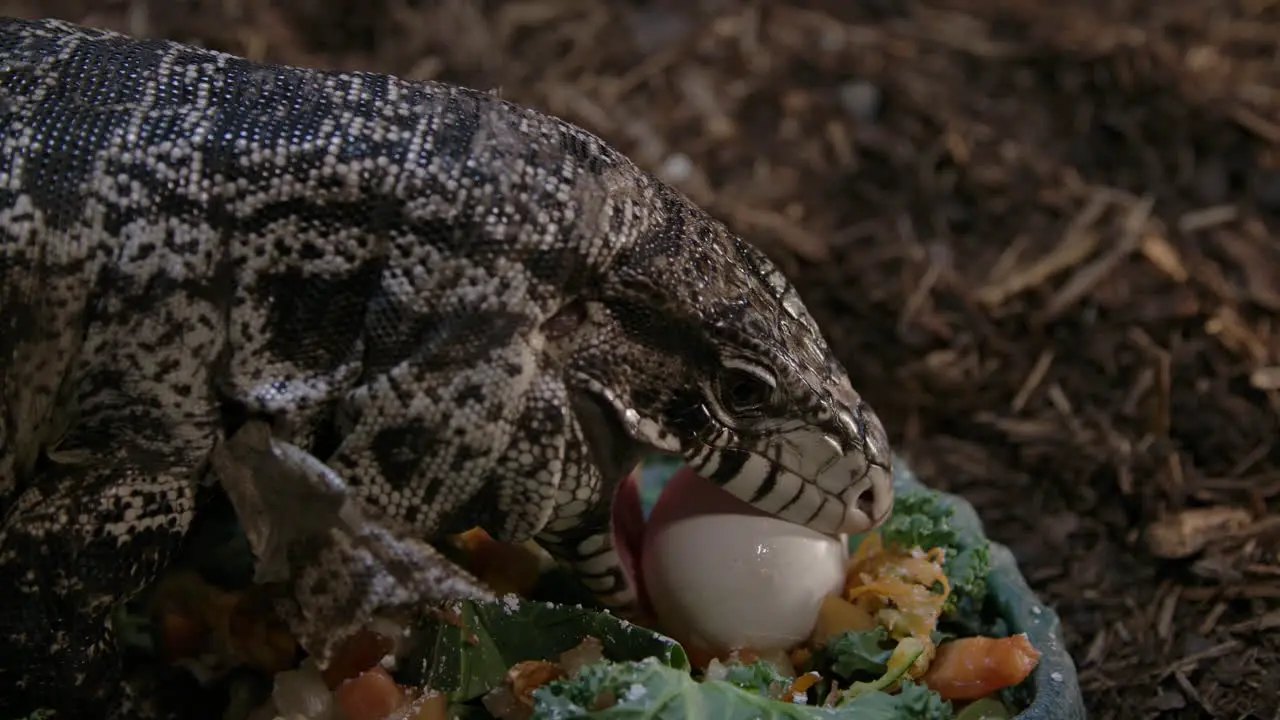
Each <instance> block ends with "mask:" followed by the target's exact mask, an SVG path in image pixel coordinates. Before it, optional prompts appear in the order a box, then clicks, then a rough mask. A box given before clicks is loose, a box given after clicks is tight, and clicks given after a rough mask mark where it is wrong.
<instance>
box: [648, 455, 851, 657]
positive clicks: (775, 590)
mask: <svg viewBox="0 0 1280 720" xmlns="http://www.w3.org/2000/svg"><path fill="white" fill-rule="evenodd" d="M848 558H849V550H848V542H847V538H846V537H844V536H830V535H823V534H821V533H818V532H815V531H813V530H810V529H808V528H805V527H803V526H800V525H796V524H794V523H790V522H787V521H785V520H780V519H778V518H775V517H772V516H770V515H768V514H766V513H764V512H761V511H759V510H756V509H755V508H753V507H751V506H750V505H748V504H747V503H745V502H743V501H741V500H739V499H738V498H736V497H734V496H732V495H730V494H729V493H728V492H726V491H724V490H722V489H720V488H719V487H717V486H716V485H714V484H713V483H711V482H710V481H708V480H705V479H703V478H701V477H699V476H698V475H697V474H695V473H694V472H693V471H692V470H690V469H689V468H682V469H681V470H680V471H679V472H678V473H677V474H676V475H675V476H674V477H672V479H671V481H670V482H669V484H668V485H667V487H666V488H665V489H664V490H663V493H662V495H661V497H659V499H658V501H657V503H656V504H655V505H654V508H653V512H652V513H651V514H650V516H649V519H648V521H647V522H646V523H645V531H644V539H643V544H642V548H641V553H640V564H641V568H640V573H641V576H642V577H643V579H644V587H645V594H646V595H647V596H648V600H649V604H650V605H651V606H652V608H653V612H654V614H655V615H656V616H657V619H658V621H659V623H660V624H661V626H662V629H663V630H664V631H665V632H666V633H668V634H670V635H671V636H672V637H674V638H675V639H677V640H679V641H681V642H683V643H689V644H692V645H696V646H700V647H701V648H703V649H705V650H708V651H711V652H713V653H721V652H728V651H731V650H734V649H739V648H751V649H754V650H757V651H761V652H765V651H770V650H785V649H789V648H792V647H794V646H795V645H797V644H798V643H800V642H802V641H803V640H804V639H805V638H807V637H808V636H809V634H810V632H811V631H812V630H813V627H814V625H815V624H816V622H817V618H818V610H819V608H820V607H821V605H822V599H823V597H824V596H826V595H832V594H838V593H839V592H840V590H841V588H842V587H843V585H844V579H845V566H846V563H847V561H848Z"/></svg>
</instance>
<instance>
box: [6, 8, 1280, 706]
mask: <svg viewBox="0 0 1280 720" xmlns="http://www.w3.org/2000/svg"><path fill="white" fill-rule="evenodd" d="M0 10H4V11H6V12H9V13H16V14H23V15H35V14H44V15H53V16H57V17H63V18H66V19H70V20H75V21H80V22H87V23H91V24H97V25H104V26H109V27H113V28H116V29H122V30H126V31H130V32H133V33H136V34H141V35H158V36H167V37H171V38H174V39H180V40H185V41H198V42H201V43H203V44H205V45H209V46H213V47H217V48H219V49H225V50H230V51H233V52H236V53H239V54H245V55H249V56H251V57H257V58H262V59H270V60H276V61H283V62H289V63H296V64H306V65H312V66H319V67H332V68H359V69H366V70H377V71H390V72H395V73H399V74H402V75H407V76H412V77H418V78H441V79H447V80H452V81H456V82H462V83H465V84H470V85H474V86H479V87H485V88H496V89H498V90H500V92H501V93H502V94H503V95H504V96H506V97H508V98H510V99H512V100H515V101H517V102H522V103H526V104H531V105H534V106H537V107H539V108H542V109H545V110H548V111H550V112H552V113H555V114H558V115H561V116H563V117H566V118H568V119H570V120H573V121H575V122H578V123H580V124H582V125H585V126H587V127H589V128H590V129H592V130H594V131H596V132H598V133H599V134H600V135H602V136H604V137H605V138H606V139H608V140H609V141H610V142H612V143H614V144H616V145H617V146H619V147H620V148H622V149H623V150H624V151H626V152H628V153H629V154H631V155H632V157H634V158H635V159H636V160H637V161H638V162H640V163H641V164H642V165H644V166H646V167H647V168H649V169H651V170H653V171H654V172H656V173H658V174H659V175H661V176H662V177H664V178H666V179H668V180H670V181H671V182H673V183H674V184H675V185H677V186H678V187H680V188H681V189H682V190H684V191H685V192H686V193H688V194H689V195H690V196H692V197H693V198H695V199H696V200H698V201H699V202H701V203H703V204H704V205H705V206H706V207H707V208H709V209H710V210H712V211H713V212H714V213H715V214H717V215H718V216H720V217H721V218H723V219H724V220H725V221H726V222H728V223H729V224H730V225H731V226H732V227H734V228H735V229H736V230H738V231H739V232H741V233H742V234H743V235H744V236H745V237H747V238H748V239H750V240H751V241H752V242H755V243H758V244H759V245H760V246H761V247H763V248H765V249H766V250H767V251H768V252H769V253H770V254H771V255H772V256H773V257H774V258H775V259H776V260H777V261H778V262H779V263H781V264H782V266H783V267H784V268H785V269H786V271H787V272H788V273H789V274H790V275H791V276H792V277H793V278H794V279H795V281H796V282H797V284H798V286H799V287H800V288H801V290H802V293H803V295H804V296H805V299H806V301H807V303H808V304H809V306H810V308H811V310H812V311H813V312H814V313H815V315H816V316H817V317H818V319H819V321H820V322H821V323H823V324H824V326H825V327H826V329H827V332H828V333H829V334H830V338H831V340H832V342H833V344H834V346H835V347H836V349H837V350H838V352H839V353H840V355H841V357H842V358H843V360H844V362H845V363H846V365H847V367H848V369H849V372H850V375H851V376H852V378H853V380H854V383H855V385H856V386H857V387H859V388H860V389H861V391H862V392H863V393H864V395H865V396H866V397H867V398H868V399H869V400H870V402H871V403H872V405H873V407H875V408H876V409H877V411H878V412H879V413H880V414H881V416H882V417H883V418H884V420H885V421H886V423H887V424H888V426H889V427H890V429H891V432H892V435H893V438H894V441H895V443H896V445H897V447H898V448H899V449H900V450H901V452H902V453H903V455H904V456H905V457H907V458H909V460H910V462H911V464H912V466H913V467H914V468H915V469H916V470H917V471H918V472H919V473H920V475H921V476H922V478H923V479H924V480H925V481H926V482H927V483H929V484H932V485H934V486H937V487H941V488H946V489H950V490H953V491H957V492H960V493H963V494H964V495H965V496H966V497H967V498H969V499H970V500H971V501H972V502H973V503H974V504H975V505H976V506H977V507H978V509H979V511H980V513H982V515H983V517H984V519H985V521H986V523H987V525H988V532H989V534H990V535H991V536H992V537H993V538H995V539H997V540H999V541H1001V542H1005V543H1007V544H1008V545H1009V546H1010V547H1011V548H1012V549H1013V550H1014V552H1015V553H1016V555H1017V557H1018V559H1019V561H1020V563H1021V565H1022V567H1023V569H1024V571H1025V572H1026V574H1027V576H1028V578H1029V579H1030V580H1031V582H1032V584H1033V586H1034V587H1035V589H1036V590H1037V591H1038V592H1040V593H1042V595H1043V596H1044V598H1045V599H1046V600H1047V601H1049V602H1051V603H1053V604H1054V605H1055V606H1056V607H1057V608H1058V610H1059V612H1060V613H1061V615H1062V617H1063V620H1064V622H1065V624H1066V626H1067V632H1068V639H1069V642H1070V647H1071V649H1072V652H1073V653H1074V655H1075V657H1076V659H1077V662H1078V664H1079V667H1080V671H1081V682H1082V685H1083V687H1084V689H1085V692H1086V695H1087V700H1088V705H1089V709H1090V716H1091V717H1096V718H1100V719H1106V718H1139V717H1142V718H1148V717H1168V718H1232V719H1233V720H1235V719H1243V718H1266V719H1273V718H1280V710H1278V709H1277V708H1278V707H1280V699H1277V697H1278V695H1277V694H1278V692H1280V691H1278V690H1277V688H1280V632H1278V631H1277V628H1280V543H1278V540H1280V241H1278V240H1277V237H1276V234H1275V233H1276V232H1277V223H1278V222H1280V4H1277V3H1276V2H1272V1H1269V0H1229V1H1219V2H1210V1H1209V0H1165V1H1164V2H1160V3H1144V2H1135V1H1132V0H1129V1H1125V0H1118V1H1113V2H1105V3H1104V2H1096V1H1094V2H1087V1H1086V2H1079V3H1068V4H1064V5H1062V6H1055V5H1054V4H1052V3H1044V2H1035V1H1034V0H930V1H921V2H914V3H907V2H893V1H891V0H862V2H857V3H851V2H850V3H845V2H840V1H839V0H827V1H825V2H823V1H818V0H815V1H813V2H761V1H756V2H744V1H743V0H701V1H700V2H696V3H677V2H671V1H660V0H653V1H651V2H609V3H602V2H595V1H594V0H513V1H510V2H469V1H468V0H441V1H439V2H434V3H428V2H410V1H409V0H359V1H356V0H275V1H273V2H265V1H264V2H257V3H253V2H227V1H226V0H217V1H213V0H204V1H202V2H183V3H146V2H144V1H143V0H135V1H134V2H128V1H125V0H118V1H115V2H108V1H106V0H99V1H94V0H27V1H23V0H3V1H2V2H0Z"/></svg>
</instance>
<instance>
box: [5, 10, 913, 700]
mask: <svg viewBox="0 0 1280 720" xmlns="http://www.w3.org/2000/svg"><path fill="white" fill-rule="evenodd" d="M0 253H2V254H0V397H2V399H3V404H2V405H0V408H2V412H0V503H2V504H0V508H2V509H3V513H4V516H3V525H2V526H0V584H3V586H4V587H5V588H6V592H5V593H4V594H3V599H0V637H4V638H5V639H6V641H5V645H4V647H3V650H0V686H3V687H5V688H13V689H14V690H13V691H7V692H5V693H3V695H2V696H0V714H2V715H4V716H5V717H8V716H12V715H14V714H16V713H20V712H25V711H29V710H30V709H32V708H34V707H37V706H49V707H54V708H57V709H58V710H59V711H61V712H62V713H63V715H64V716H66V717H97V716H102V715H103V713H104V712H105V711H106V708H108V707H111V706H112V704H113V703H114V704H118V703H120V702H122V700H121V699H120V693H119V692H117V690H118V689H119V686H120V684H119V680H118V672H119V662H118V658H117V657H116V655H115V653H114V652H113V650H112V648H113V645H112V642H113V639H112V634H111V630H110V627H109V624H108V621H107V617H108V613H109V612H110V610H111V608H112V607H113V606H114V605H115V604H116V603H118V602H119V601H121V600H123V599H125V598H128V597H131V596H132V595H134V594H136V593H137V592H138V591H139V590H140V589H142V588H143V587H145V586H146V585H147V584H148V583H150V582H151V581H152V580H153V579H154V578H155V577H156V575H157V574H158V573H159V572H160V571H161V570H162V569H163V568H164V567H165V566H166V564H167V563H168V562H169V561H170V560H171V559H172V558H173V556H174V553H175V551H176V550H177V548H178V547H179V543H180V542H181V540H182V538H183V536H184V534H185V532H186V530H187V528H188V526H189V524H190V523H191V520H192V517H193V515H194V514H195V512H196V511H197V509H198V507H197V500H196V497H197V494H196V490H197V488H198V487H199V485H200V483H201V482H204V481H207V482H221V483H222V486H223V487H224V488H225V489H226V490H227V491H228V492H229V493H230V495H231V496H232V498H233V500H234V501H236V504H237V508H238V510H239V511H240V512H241V515H242V517H246V518H247V517H249V516H253V517H257V518H258V519H259V520H261V521H262V523H263V527H266V528H270V532H269V533H268V532H265V531H264V532H263V533H260V534H259V535H258V536H257V537H256V538H255V549H257V550H258V551H259V552H260V553H261V554H262V555H263V557H260V558H259V559H260V561H261V563H262V566H263V568H264V569H261V570H260V573H265V574H271V573H275V574H276V575H277V576H280V577H288V578H290V579H291V581H292V583H293V587H292V592H293V597H294V600H295V601H296V603H297V606H298V607H297V612H296V613H295V615H294V616H293V617H292V618H291V620H292V623H293V626H294V630H295V631H296V632H297V633H298V635H299V637H300V638H302V641H303V644H304V647H306V648H307V649H308V650H309V651H311V652H313V653H316V654H318V655H319V656H321V657H322V658H323V657H326V656H327V655H326V654H327V652H328V650H329V648H330V646H331V645H332V643H333V642H335V641H336V640H337V639H339V638H341V637H343V636H344V635H345V634H348V633H350V632H351V631H352V630H354V629H355V628H358V627H360V626H361V625H362V624H364V623H365V622H367V621H368V620H369V619H371V618H372V617H373V616H374V615H376V614H377V613H380V612H385V611H388V610H389V609H394V608H406V607H413V606H415V604H417V605H420V604H422V603H429V602H435V601H440V600H444V599H450V598H456V597H483V596H485V594H486V593H487V591H486V590H485V589H484V588H483V587H482V586H481V585H480V583H478V582H477V581H476V580H475V579H474V578H472V577H471V576H470V575H468V574H466V573H465V572H463V571H462V570H461V569H459V568H457V567H455V566H453V565H452V564H450V563H449V562H448V561H446V560H445V559H444V558H443V557H442V556H440V555H439V554H438V553H437V552H436V551H435V550H433V549H432V547H431V545H430V543H431V542H434V541H438V540H439V538H440V537H441V536H442V535H443V534H445V533H450V532H457V531H461V530H463V529H466V528H470V527H474V526H476V525H479V526H482V527H484V528H485V529H487V530H488V531H489V532H490V533H491V534H493V535H494V536H495V537H497V538H498V539H501V540H506V541H521V540H525V539H529V538H534V539H537V540H538V541H540V542H542V543H544V544H545V545H546V546H547V547H548V548H549V549H550V550H552V551H553V552H554V553H555V554H556V555H557V556H558V557H559V558H560V559H561V560H563V561H564V562H565V563H566V564H567V565H568V566H569V567H570V568H572V569H573V570H574V571H575V572H576V573H577V574H578V576H579V577H581V578H582V580H583V581H584V582H585V583H586V585H587V586H588V587H589V588H591V589H592V590H593V591H594V592H595V593H596V594H597V595H598V597H599V598H600V600H601V601H602V602H603V603H604V604H606V605H607V606H610V607H613V608H616V609H618V610H619V611H620V612H623V613H625V612H628V611H630V610H631V609H632V608H633V606H634V601H635V595H634V590H633V588H632V586H631V583H630V581H629V580H628V578H627V576H626V575H625V573H623V572H622V571H621V570H620V567H619V560H618V555H617V553H616V552H615V551H614V549H613V546H612V534H611V532H610V514H609V506H610V502H611V500H612V496H613V490H614V488H615V486H616V485H617V482H618V481H619V480H620V479H621V478H622V477H623V476H624V475H625V474H626V472H627V471H628V470H629V469H630V468H631V467H632V466H633V465H634V462H635V460H636V459H637V458H638V457H639V455H640V453H641V452H643V451H646V450H656V451H660V452H668V453H674V454H678V455H681V456H683V457H684V458H686V460H687V461H688V463H689V464H690V465H691V466H692V467H694V468H695V469H696V470H698V471H699V472H700V473H701V474H703V475H704V476H705V477H708V478H710V479H711V480H713V481H715V482H716V483H719V484H720V485H722V486H723V487H724V488H726V489H727V490H728V491H729V492H732V493H733V494H735V495H737V496H739V497H741V498H744V499H746V500H747V501H749V502H751V503H752V504H753V505H755V506H757V507H759V508H762V509H763V510H765V511H767V512H770V513H776V514H777V515H778V516H780V517H782V518H785V519H787V520H790V521H793V522H797V523H802V524H804V525H807V526H809V527H811V528H814V529H815V530H819V531H822V532H828V533H837V532H847V533H857V532H864V531H866V530H869V529H871V528H873V527H875V526H876V525H878V524H879V523H880V522H881V521H882V520H883V519H884V517H885V516H886V515H887V514H888V512H889V509H890V506H891V504H892V485H891V480H890V474H889V450H888V447H887V443H886V440H885V434H884V431H883V429H882V427H881V424H880V422H879V420H878V419H877V418H876V416H875V414H874V413H873V412H872V411H871V410H870V409H869V408H868V407H867V406H866V405H865V404H864V403H863V402H862V400H861V399H860V398H859V396H858V394H857V393H856V392H855V391H854V390H853V388H852V387H851V386H850V383H849V380H848V378H847V377H846V374H845V371H844V370H843V369H842V367H841V366H840V364H839V363H838V362H837V361H836V360H835V358H834V357H833V356H832V354H831V351H830V350H829V349H828V347H827V344H826V342H825V341H824V340H823V337H822V334H821V333H820V331H819V329H818V327H817V325H816V324H815V323H814V321H813V320H812V319H811V318H810V316H809V314H808V312H807V311H806V310H805V308H804V305H803V303H802V302H801V301H800V298H799V297H798V295H797V294H796V291H795V289H794V288H792V286H791V285H790V284H789V283H788V282H787V280H786V279H785V278H784V277H783V275H782V274H781V273H780V272H779V271H778V270H777V269H776V268H775V267H774V266H773V265H772V264H770V263H769V262H768V261H767V260H766V258H765V257H764V255H763V254H761V253H760V252H759V251H757V250H756V249H754V248H753V247H752V246H750V245H748V244H747V243H745V242H743V241H742V240H741V239H739V238H738V237H736V236H734V235H733V234H731V233H730V232H729V231H728V230H727V229H726V228H725V226H724V225H722V224H721V223H720V222H718V221H717V220H715V219H714V218H712V217H710V216H709V215H707V214H706V213H704V212H703V211H702V210H700V209H699V208H697V207H695V206H694V205H693V204H692V203H691V202H690V201H689V200H688V199H686V198H685V197H684V196H683V195H681V194H680V193H678V192H676V191H675V190H673V189H672V188H670V187H668V186H666V185H664V184H662V183H661V182H659V181H658V180H656V179H655V178H654V177H652V176H651V175H649V174H647V173H645V172H642V171H641V170H640V169H639V168H637V167H636V166H635V165H634V164H633V163H631V162H630V161H629V160H627V159H626V158H625V157H623V156H622V155H621V154H619V153H618V152H617V151H615V150H613V149H612V148H610V147H609V146H607V145H605V144H604V143H603V142H602V141H601V140H599V139H598V138H596V137H595V136H593V135H591V134H589V133H588V132H586V131H584V130H582V129H580V128H577V127H574V126H572V125H570V124H567V123H565V122H563V121H560V120H557V119H555V118H551V117H548V116H546V115H543V114H540V113H537V112H534V111H532V110H529V109H525V108H521V107H518V106H515V105H512V104H510V103H507V102H504V101H502V100H500V99H498V98H496V97H494V96H493V95H490V94H486V93H482V92H477V91H473V90H468V89H464V88H458V87H452V86H448V85H442V84H437V83H424V82H408V81H404V80H399V79H396V78H394V77H387V76H383V75H373V74H367V73H333V72H319V71H314V70H306V69H298V68H288V67H280V66H272V65H260V64H254V63H251V62H248V61H246V60H243V59H240V58H236V57H233V56H230V55H225V54H220V53H215V52H210V51H207V50H201V49H196V48H192V47H187V46H183V45H178V44H174V43H170V42H162V41H154V40H149V41H139V40H133V39H129V38H126V37H124V36H120V35H116V34H113V33H108V32H104V31H99V30H91V29H86V28H80V27H76V26H72V25H68V24H65V23H61V22H52V21H46V22H24V21H17V20H6V21H0ZM245 418H249V419H250V421H249V422H245ZM210 467H212V468H213V472H208V469H209V468H210ZM282 498H283V499H282ZM303 502H307V503H310V504H309V505H306V506H305V507H306V508H308V509H306V510H301V509H300V508H302V507H303V506H302V505H301V503H303ZM255 513H256V514H255ZM247 524H250V523H247Z"/></svg>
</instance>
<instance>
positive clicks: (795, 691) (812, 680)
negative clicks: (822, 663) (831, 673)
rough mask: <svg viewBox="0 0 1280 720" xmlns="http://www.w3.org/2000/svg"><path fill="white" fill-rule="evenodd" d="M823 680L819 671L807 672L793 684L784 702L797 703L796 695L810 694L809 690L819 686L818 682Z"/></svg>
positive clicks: (783, 699)
mask: <svg viewBox="0 0 1280 720" xmlns="http://www.w3.org/2000/svg"><path fill="white" fill-rule="evenodd" d="M821 679H822V676H821V675H819V674H818V673H817V671H813V672H807V673H805V674H803V675H801V676H800V677H798V678H796V679H795V680H794V681H793V682H792V683H791V687H790V688H789V689H788V690H787V694H786V695H785V696H783V698H782V701H783V702H795V697H796V695H803V694H804V693H807V692H809V688H811V687H813V686H814V685H817V684H818V681H819V680H821Z"/></svg>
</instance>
